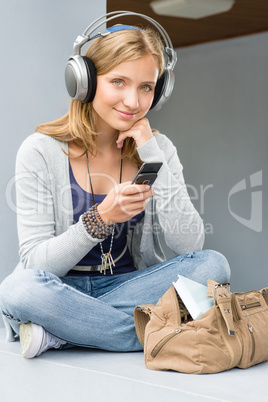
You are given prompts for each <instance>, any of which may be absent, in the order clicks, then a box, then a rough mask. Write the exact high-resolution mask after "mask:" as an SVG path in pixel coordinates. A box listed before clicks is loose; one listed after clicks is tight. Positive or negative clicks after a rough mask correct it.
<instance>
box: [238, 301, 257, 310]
mask: <svg viewBox="0 0 268 402" xmlns="http://www.w3.org/2000/svg"><path fill="white" fill-rule="evenodd" d="M240 307H241V309H242V310H248V309H249V308H254V307H261V303H260V302H255V303H250V304H240Z"/></svg>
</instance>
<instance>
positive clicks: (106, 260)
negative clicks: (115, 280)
mask: <svg viewBox="0 0 268 402" xmlns="http://www.w3.org/2000/svg"><path fill="white" fill-rule="evenodd" d="M122 153H123V148H121V159H120V168H119V183H121V181H122V163H123V159H122ZM86 159H87V171H88V177H89V184H90V189H91V194H92V198H93V204H94V205H95V204H96V200H95V193H94V190H93V185H92V180H91V174H90V169H89V163H88V155H87V152H86ZM114 232H115V223H114V224H113V230H112V234H111V242H110V248H109V251H108V252H107V253H104V251H103V246H102V243H101V242H100V243H99V244H100V250H101V273H102V271H103V273H104V275H106V269H107V267H108V268H109V269H110V273H111V275H113V268H112V267H114V266H115V262H114V260H113V257H112V248H113V241H114Z"/></svg>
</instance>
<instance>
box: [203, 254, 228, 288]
mask: <svg viewBox="0 0 268 402" xmlns="http://www.w3.org/2000/svg"><path fill="white" fill-rule="evenodd" d="M202 253H204V255H205V258H206V260H207V263H208V264H209V266H210V267H211V272H212V275H213V277H211V279H213V280H215V281H216V282H219V283H225V282H230V278H231V269H230V266H229V263H228V261H227V259H226V257H225V256H224V255H223V254H221V253H220V252H219V251H215V250H204V251H202Z"/></svg>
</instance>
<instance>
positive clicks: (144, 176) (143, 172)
mask: <svg viewBox="0 0 268 402" xmlns="http://www.w3.org/2000/svg"><path fill="white" fill-rule="evenodd" d="M162 165H163V162H145V163H143V164H142V166H141V167H140V169H139V171H138V173H137V174H136V176H135V177H134V179H133V181H132V183H131V184H147V185H149V186H151V185H152V184H153V183H154V181H155V180H156V178H157V172H158V171H159V169H160V168H161V166H162Z"/></svg>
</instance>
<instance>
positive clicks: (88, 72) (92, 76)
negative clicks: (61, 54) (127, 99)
mask: <svg viewBox="0 0 268 402" xmlns="http://www.w3.org/2000/svg"><path fill="white" fill-rule="evenodd" d="M128 15H136V16H138V17H141V18H143V19H145V20H147V21H149V22H150V23H151V24H152V25H154V26H155V27H156V28H157V30H158V31H159V33H160V35H161V36H162V38H163V40H164V42H165V53H164V57H165V62H166V65H165V70H164V73H163V74H162V76H161V77H160V78H159V80H158V81H157V84H156V88H155V94H154V99H153V103H152V106H151V110H152V109H154V110H159V109H160V108H161V107H162V105H163V104H164V103H165V102H167V100H168V99H169V98H170V95H171V93H172V90H173V87H174V82H175V76H174V73H173V69H174V67H175V64H176V61H177V55H176V52H175V51H174V49H173V46H172V42H171V40H170V37H169V36H168V34H167V32H166V30H165V29H164V28H163V27H162V26H161V25H160V24H159V23H158V22H157V21H155V20H153V19H152V18H150V17H148V16H146V15H144V14H139V13H135V12H131V11H113V12H110V13H107V14H104V15H103V16H101V17H99V18H98V19H96V20H95V21H93V22H92V23H91V24H90V25H89V26H88V27H87V28H86V30H85V31H84V32H83V33H82V35H79V36H78V37H77V38H76V40H75V42H74V45H73V49H74V54H73V56H71V57H70V58H69V60H68V63H67V65H66V68H65V83H66V87H67V91H68V94H69V95H70V97H71V99H73V100H78V101H80V102H82V103H89V102H92V101H93V99H94V96H95V93H96V87H97V73H96V69H95V66H94V64H93V62H92V60H91V59H90V58H89V57H86V56H81V48H82V46H83V45H84V44H85V43H87V42H89V41H91V40H93V39H96V38H98V37H100V36H102V37H103V36H106V35H109V34H111V33H113V32H118V31H122V30H126V29H137V30H139V28H137V27H133V26H130V25H115V26H113V27H111V28H107V29H106V30H105V31H104V32H98V33H97V34H96V35H94V36H92V37H91V35H92V33H93V32H95V31H96V30H97V29H98V28H99V27H100V26H101V25H103V24H105V23H106V22H109V21H111V20H113V19H115V18H119V17H125V16H128ZM103 19H104V21H102V22H99V21H101V20H103ZM97 23H98V24H97ZM96 24H97V25H96ZM95 25H96V26H95ZM94 26H95V27H94Z"/></svg>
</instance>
